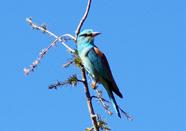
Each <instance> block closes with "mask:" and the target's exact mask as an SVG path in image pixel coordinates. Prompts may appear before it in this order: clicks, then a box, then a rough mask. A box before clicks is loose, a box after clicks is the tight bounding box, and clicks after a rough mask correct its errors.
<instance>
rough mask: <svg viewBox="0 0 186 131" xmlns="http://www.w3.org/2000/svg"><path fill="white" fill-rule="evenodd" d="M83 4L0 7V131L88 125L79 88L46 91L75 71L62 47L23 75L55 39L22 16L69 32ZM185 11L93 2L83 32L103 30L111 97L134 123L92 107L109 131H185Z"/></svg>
mask: <svg viewBox="0 0 186 131" xmlns="http://www.w3.org/2000/svg"><path fill="white" fill-rule="evenodd" d="M86 4H87V0H53V1H46V0H45V1H44V0H40V1H37V0H32V1H26V0H15V1H13V0H6V1H5V0H1V1H0V16H1V20H0V36H1V42H0V45H1V48H0V59H1V68H0V72H1V74H0V78H1V83H0V131H75V130H78V131H83V130H84V129H85V127H88V126H90V125H91V122H90V119H89V116H88V110H87V105H86V100H85V95H84V92H83V88H82V86H81V85H79V86H78V87H77V88H69V87H66V88H61V89H59V90H48V85H49V84H51V83H54V82H56V81H57V80H64V79H66V78H67V77H68V76H69V75H70V74H72V73H74V72H76V73H79V71H78V69H77V68H74V67H72V68H69V69H64V68H62V65H63V64H64V63H65V62H66V60H67V59H68V58H70V55H69V54H68V53H67V52H66V49H65V48H64V47H62V46H60V45H58V46H57V47H56V48H53V49H52V50H50V52H49V53H48V54H47V56H46V57H45V58H44V59H43V61H42V62H41V64H40V65H39V67H38V68H37V69H36V71H35V72H34V73H31V74H30V75H29V76H27V77H26V76H24V74H23V68H24V67H25V66H28V65H30V64H31V63H32V61H33V60H34V59H35V58H37V56H38V53H39V52H40V50H41V49H42V48H44V47H47V46H48V45H49V44H50V42H51V41H52V40H53V38H52V37H48V36H47V35H43V34H42V33H41V32H38V31H33V30H31V28H30V27H29V26H28V25H27V23H26V22H25V18H26V17H29V16H32V17H33V20H34V21H35V22H37V23H38V24H41V23H43V22H44V23H47V25H48V28H49V29H50V30H51V31H53V32H54V33H56V34H57V35H61V34H64V33H71V34H73V33H74V31H75V29H76V26H77V24H78V23H79V20H80V19H81V17H82V15H83V13H84V10H85V7H86ZM185 12H186V11H185V3H184V2H183V1H173V0H140V1H139V0H93V3H92V8H91V11H90V14H89V17H88V19H87V21H86V23H85V25H84V27H83V28H92V29H94V30H95V31H100V32H102V35H100V36H98V37H97V38H96V41H95V42H96V44H97V46H98V47H99V48H101V50H102V51H103V52H105V54H106V56H107V58H108V60H109V63H110V66H111V68H112V72H113V75H114V77H115V80H116V82H117V84H118V86H119V88H120V90H121V92H122V93H123V95H124V99H119V98H118V97H116V99H117V101H118V103H119V104H120V105H121V106H122V107H123V108H124V109H125V110H126V111H127V112H129V113H130V114H131V115H133V117H134V121H132V122H131V121H128V120H126V118H122V119H119V118H118V117H117V116H116V115H115V114H114V115H112V116H108V115H107V114H106V113H105V112H104V111H103V109H102V107H101V106H100V105H99V103H97V102H96V101H95V102H94V107H95V110H96V112H97V113H99V114H102V116H103V118H104V119H105V120H106V121H107V122H108V123H109V126H110V127H111V128H112V129H113V131H137V130H138V131H149V130H150V131H184V130H186V127H185V125H186V111H185V110H186V107H185V104H186V99H185V93H184V92H185V89H184V88H185V87H186V86H185V81H186V77H185V73H186V70H185V66H186V62H185V58H186V57H185V56H186V55H185V49H186V47H185V38H186V37H185V35H186V34H185V22H186V21H185V20H186V17H185ZM100 89H102V90H103V91H104V89H103V88H102V87H101V86H100ZM91 92H92V93H94V92H93V91H91ZM104 95H105V97H106V98H107V94H106V93H105V92H104Z"/></svg>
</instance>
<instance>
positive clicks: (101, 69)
mask: <svg viewBox="0 0 186 131" xmlns="http://www.w3.org/2000/svg"><path fill="white" fill-rule="evenodd" d="M87 56H88V57H89V59H90V61H91V63H92V64H93V65H94V68H95V70H96V71H97V73H98V74H99V75H100V76H101V77H102V78H103V79H104V80H105V81H106V82H107V83H108V84H109V85H110V87H109V88H110V89H111V90H112V91H114V92H115V93H116V94H117V95H118V96H119V97H121V98H122V97H123V96H122V94H121V93H120V91H119V89H118V87H117V85H116V83H115V81H114V78H113V76H112V72H111V70H110V67H109V63H108V61H107V59H106V57H105V55H104V54H103V53H102V52H101V51H100V50H99V49H98V48H97V47H94V48H92V49H90V50H89V52H88V53H87Z"/></svg>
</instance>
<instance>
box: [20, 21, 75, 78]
mask: <svg viewBox="0 0 186 131" xmlns="http://www.w3.org/2000/svg"><path fill="white" fill-rule="evenodd" d="M26 21H27V22H28V23H29V25H30V26H31V27H32V28H33V29H37V30H41V31H42V32H44V33H48V34H49V35H51V36H53V37H55V38H56V39H55V40H54V41H53V42H52V43H51V44H50V45H49V46H48V47H47V48H44V49H43V50H42V51H41V52H40V54H39V57H38V58H37V59H36V60H35V61H34V62H33V63H32V64H31V65H30V67H29V68H24V70H23V71H24V74H25V75H28V74H29V73H30V72H31V71H34V69H35V68H36V67H37V66H38V64H39V63H40V62H41V60H42V59H43V57H44V56H45V55H46V53H47V52H48V51H49V49H50V48H52V47H54V46H55V45H56V43H57V42H58V41H59V42H61V44H62V45H63V46H64V47H66V48H67V49H68V50H69V51H70V52H71V53H75V50H74V49H72V48H70V47H69V46H68V45H67V44H65V41H68V40H73V41H75V38H74V36H72V35H70V34H64V35H61V36H60V37H58V36H57V35H55V34H54V33H52V32H50V31H49V30H48V29H47V27H46V25H41V26H38V25H37V24H35V23H33V22H32V19H31V18H27V19H26ZM66 37H69V38H68V39H67V38H66Z"/></svg>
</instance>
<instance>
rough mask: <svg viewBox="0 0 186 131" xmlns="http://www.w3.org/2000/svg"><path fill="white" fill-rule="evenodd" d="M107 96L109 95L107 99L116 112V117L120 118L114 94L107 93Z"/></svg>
mask: <svg viewBox="0 0 186 131" xmlns="http://www.w3.org/2000/svg"><path fill="white" fill-rule="evenodd" d="M108 95H109V98H110V100H111V102H112V105H113V107H114V110H115V111H116V113H117V114H118V116H119V117H120V118H121V115H120V111H119V107H118V105H117V103H116V100H115V98H114V94H113V93H112V91H109V92H108Z"/></svg>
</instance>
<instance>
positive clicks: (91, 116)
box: [81, 67, 99, 131]
mask: <svg viewBox="0 0 186 131" xmlns="http://www.w3.org/2000/svg"><path fill="white" fill-rule="evenodd" d="M81 73H82V81H83V84H84V90H85V94H86V98H87V105H88V110H89V114H90V118H91V120H92V125H93V126H94V130H95V131H99V127H98V123H97V116H96V114H95V113H94V108H93V105H92V100H91V96H90V92H89V89H88V83H87V78H86V74H85V68H84V67H83V68H81Z"/></svg>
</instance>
